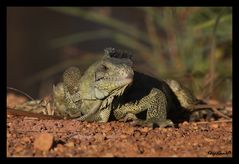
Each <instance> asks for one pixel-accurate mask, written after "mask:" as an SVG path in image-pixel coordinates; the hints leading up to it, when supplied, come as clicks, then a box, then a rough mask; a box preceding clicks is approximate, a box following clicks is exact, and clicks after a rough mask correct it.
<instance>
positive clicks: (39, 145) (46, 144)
mask: <svg viewBox="0 0 239 164" xmlns="http://www.w3.org/2000/svg"><path fill="white" fill-rule="evenodd" d="M53 139H54V137H53V135H52V134H49V133H42V134H40V135H39V136H38V137H37V138H36V139H35V141H34V149H38V150H41V151H48V150H49V149H50V148H51V146H52V144H53Z"/></svg>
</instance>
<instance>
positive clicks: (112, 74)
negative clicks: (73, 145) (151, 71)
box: [18, 48, 194, 127]
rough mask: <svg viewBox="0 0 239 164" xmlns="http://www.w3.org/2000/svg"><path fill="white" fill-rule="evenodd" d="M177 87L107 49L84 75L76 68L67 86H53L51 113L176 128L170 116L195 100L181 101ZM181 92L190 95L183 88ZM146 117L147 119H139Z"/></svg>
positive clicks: (66, 78)
mask: <svg viewBox="0 0 239 164" xmlns="http://www.w3.org/2000/svg"><path fill="white" fill-rule="evenodd" d="M175 88H177V87H174V86H173V85H171V81H164V80H161V79H156V78H154V77H150V76H148V75H145V74H143V73H140V72H137V71H134V70H133V62H132V54H130V53H128V52H125V51H122V50H118V49H114V48H107V49H105V55H104V56H103V58H102V60H100V61H97V62H96V63H94V64H92V65H91V66H90V67H89V68H88V69H87V70H86V71H85V73H84V74H83V75H82V76H81V72H80V70H79V69H78V68H76V67H71V68H69V69H67V70H66V71H65V72H64V74H63V83H59V84H58V85H57V86H53V109H54V110H53V111H54V112H48V114H49V113H50V114H51V115H60V116H64V117H68V118H71V119H76V120H81V121H98V122H107V121H108V120H109V118H110V113H112V114H111V117H113V118H114V119H116V120H122V119H123V120H124V121H126V120H131V119H132V120H134V123H135V124H137V125H142V126H153V125H154V124H156V125H158V126H160V127H165V126H173V122H172V121H171V119H168V117H170V113H173V114H171V116H175V115H177V114H178V113H180V112H181V113H182V111H183V110H182V107H184V108H185V109H188V108H187V106H186V105H185V103H184V101H185V100H186V101H187V99H193V96H192V95H191V94H186V95H188V96H186V97H184V98H180V95H181V94H182V92H177V90H175ZM180 89H181V90H182V91H183V92H185V93H187V92H186V91H185V89H184V88H182V87H181V86H180ZM193 102H194V101H193ZM21 108H22V106H21V107H20V108H19V107H18V109H21ZM188 111H190V110H188ZM175 113H176V114H175ZM145 115H146V116H145ZM142 116H143V117H144V119H140V118H138V117H142Z"/></svg>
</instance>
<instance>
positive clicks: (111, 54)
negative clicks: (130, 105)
mask: <svg viewBox="0 0 239 164" xmlns="http://www.w3.org/2000/svg"><path fill="white" fill-rule="evenodd" d="M131 57H132V56H131V55H130V54H129V53H128V52H125V51H121V50H117V49H114V48H107V49H105V54H104V56H103V58H102V59H101V60H100V61H98V62H96V63H94V64H92V65H91V66H90V67H89V68H88V69H87V71H86V72H85V73H84V75H83V76H82V78H81V82H80V84H81V85H80V88H81V89H80V90H81V95H82V98H84V99H105V98H107V97H108V96H110V97H111V98H113V97H114V96H116V95H122V94H123V92H124V90H125V89H126V88H127V86H129V85H130V84H131V83H132V82H133V76H134V71H133V69H132V65H133V63H132V60H131Z"/></svg>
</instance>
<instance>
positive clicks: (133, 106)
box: [114, 88, 173, 127]
mask: <svg viewBox="0 0 239 164" xmlns="http://www.w3.org/2000/svg"><path fill="white" fill-rule="evenodd" d="M145 110H147V116H146V120H141V119H138V118H137V117H136V114H138V113H140V112H143V111H145ZM114 116H115V117H116V119H121V118H124V117H127V118H130V119H133V120H134V121H133V124H134V125H140V126H149V127H153V126H154V125H155V124H156V125H158V126H159V127H166V126H173V122H172V121H171V120H168V119H166V117H167V99H166V96H165V94H164V93H163V92H162V91H160V90H159V89H156V88H153V89H152V90H151V92H150V93H149V95H147V96H145V97H143V98H142V99H141V100H139V101H138V102H136V103H128V104H125V105H122V106H121V107H119V108H118V109H116V110H114Z"/></svg>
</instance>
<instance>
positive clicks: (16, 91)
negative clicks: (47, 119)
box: [7, 87, 34, 100]
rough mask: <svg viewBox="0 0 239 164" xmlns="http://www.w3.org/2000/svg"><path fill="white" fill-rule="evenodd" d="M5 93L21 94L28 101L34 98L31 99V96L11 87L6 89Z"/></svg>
mask: <svg viewBox="0 0 239 164" xmlns="http://www.w3.org/2000/svg"><path fill="white" fill-rule="evenodd" d="M7 91H14V92H15V93H18V94H21V95H23V96H25V97H27V98H28V99H29V100H34V98H32V97H31V96H29V95H28V94H26V93H25V92H23V91H20V90H18V89H16V88H12V87H7Z"/></svg>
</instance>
